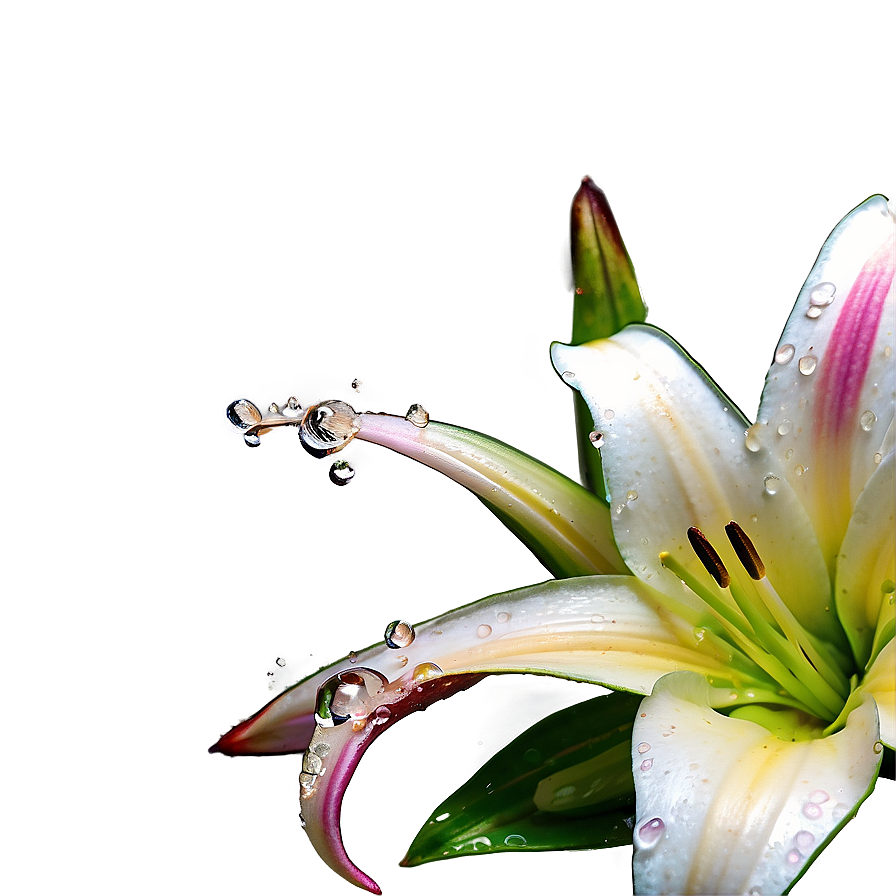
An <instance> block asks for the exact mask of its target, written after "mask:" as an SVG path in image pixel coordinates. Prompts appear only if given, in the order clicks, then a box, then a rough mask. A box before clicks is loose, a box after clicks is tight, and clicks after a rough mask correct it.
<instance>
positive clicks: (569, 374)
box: [560, 370, 576, 383]
mask: <svg viewBox="0 0 896 896" xmlns="http://www.w3.org/2000/svg"><path fill="white" fill-rule="evenodd" d="M560 376H561V377H563V379H565V380H566V382H567V383H568V382H570V381H571V380H574V379H575V378H576V375H575V374H574V373H573V372H572V371H571V370H564V371H563V373H561V374H560Z"/></svg>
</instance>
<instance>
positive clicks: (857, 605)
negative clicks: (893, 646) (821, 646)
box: [835, 452, 896, 668]
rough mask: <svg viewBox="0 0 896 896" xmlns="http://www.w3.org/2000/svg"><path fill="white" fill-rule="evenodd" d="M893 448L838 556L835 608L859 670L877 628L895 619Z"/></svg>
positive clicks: (865, 492) (867, 489)
mask: <svg viewBox="0 0 896 896" xmlns="http://www.w3.org/2000/svg"><path fill="white" fill-rule="evenodd" d="M894 467H896V463H894V454H893V452H890V453H889V454H888V455H887V456H886V458H884V460H883V461H881V463H880V466H878V468H877V469H876V470H875V471H874V473H873V474H872V475H871V478H870V479H869V480H868V484H867V485H866V486H865V488H864V489H863V491H862V493H861V495H859V498H858V501H857V502H856V508H855V512H854V513H853V515H852V518H851V519H850V521H849V527H848V528H847V530H846V537H845V538H844V539H843V545H842V546H841V548H840V554H839V556H838V558H837V578H836V589H835V595H836V597H835V599H836V603H837V612H838V614H839V615H840V620H841V622H842V623H843V627H844V629H845V630H846V634H847V637H848V638H849V639H850V645H851V647H852V649H853V654H854V655H855V658H856V663H857V665H858V666H859V668H864V667H865V665H866V663H867V662H868V660H869V659H870V657H871V653H872V649H873V646H874V641H875V637H876V635H877V632H878V631H882V630H883V628H884V627H885V626H886V625H887V623H888V622H889V624H890V626H891V627H892V624H893V623H892V620H893V618H894V609H896V608H894V606H893V588H894V585H893V582H894V579H896V573H894V566H896V544H894V542H893V529H894V519H896V478H894Z"/></svg>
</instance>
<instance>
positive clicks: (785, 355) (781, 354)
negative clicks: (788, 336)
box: [775, 342, 796, 364]
mask: <svg viewBox="0 0 896 896" xmlns="http://www.w3.org/2000/svg"><path fill="white" fill-rule="evenodd" d="M795 352H796V349H795V348H794V347H793V346H792V345H791V344H790V343H789V342H787V343H785V344H784V345H782V346H780V347H779V348H778V350H777V351H776V352H775V363H776V364H789V363H790V362H791V361H792V360H793V355H794V353H795Z"/></svg>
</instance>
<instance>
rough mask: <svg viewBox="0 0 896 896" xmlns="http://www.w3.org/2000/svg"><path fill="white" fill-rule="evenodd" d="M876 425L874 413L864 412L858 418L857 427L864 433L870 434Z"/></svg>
mask: <svg viewBox="0 0 896 896" xmlns="http://www.w3.org/2000/svg"><path fill="white" fill-rule="evenodd" d="M875 423H877V414H875V413H874V411H865V412H864V413H863V414H862V416H861V417H859V426H861V427H862V429H864V430H865V432H871V430H872V429H874V424H875Z"/></svg>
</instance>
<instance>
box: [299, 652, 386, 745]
mask: <svg viewBox="0 0 896 896" xmlns="http://www.w3.org/2000/svg"><path fill="white" fill-rule="evenodd" d="M387 683H388V681H387V679H386V678H385V677H384V676H383V675H382V674H380V673H379V672H377V671H376V670H374V669H368V668H366V667H364V666H358V667H356V668H354V669H350V670H344V671H342V672H338V673H337V674H336V675H334V676H332V677H331V678H328V679H327V680H326V681H325V682H324V683H323V684H322V685H321V686H320V688H318V691H317V707H316V710H315V721H316V722H317V724H318V725H322V726H324V727H332V726H333V725H341V724H342V723H343V722H347V721H349V720H350V719H351V720H360V719H365V718H367V716H368V715H369V714H370V712H371V710H372V708H373V707H372V706H371V703H372V699H373V697H374V696H375V695H376V694H378V693H379V692H380V691H382V689H383V688H384V687H385V685H386V684H387ZM305 755H306V756H307V755H308V753H307V752H306V754H305Z"/></svg>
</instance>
